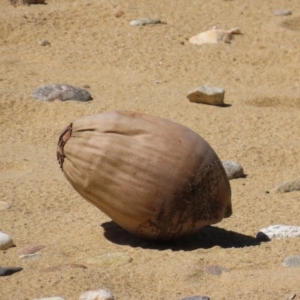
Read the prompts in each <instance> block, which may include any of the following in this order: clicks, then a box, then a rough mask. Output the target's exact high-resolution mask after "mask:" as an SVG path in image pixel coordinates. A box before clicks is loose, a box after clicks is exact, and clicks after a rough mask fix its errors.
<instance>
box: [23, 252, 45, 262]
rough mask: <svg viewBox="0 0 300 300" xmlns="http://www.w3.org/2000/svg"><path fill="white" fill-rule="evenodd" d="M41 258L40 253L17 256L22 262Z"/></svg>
mask: <svg viewBox="0 0 300 300" xmlns="http://www.w3.org/2000/svg"><path fill="white" fill-rule="evenodd" d="M40 257H42V254H41V253H33V254H24V255H21V256H19V258H20V259H22V260H31V259H36V258H40Z"/></svg>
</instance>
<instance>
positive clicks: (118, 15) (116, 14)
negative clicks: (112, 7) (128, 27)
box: [114, 10, 124, 18]
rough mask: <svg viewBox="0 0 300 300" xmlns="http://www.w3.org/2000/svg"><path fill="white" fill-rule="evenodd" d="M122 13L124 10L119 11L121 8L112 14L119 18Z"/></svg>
mask: <svg viewBox="0 0 300 300" xmlns="http://www.w3.org/2000/svg"><path fill="white" fill-rule="evenodd" d="M123 15H124V12H123V11H121V10H119V11H117V12H116V13H115V14H114V16H115V17H116V18H120V17H122V16H123Z"/></svg>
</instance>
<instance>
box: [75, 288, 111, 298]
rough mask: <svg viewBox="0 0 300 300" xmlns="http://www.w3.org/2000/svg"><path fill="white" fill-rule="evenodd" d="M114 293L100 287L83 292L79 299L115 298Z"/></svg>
mask: <svg viewBox="0 0 300 300" xmlns="http://www.w3.org/2000/svg"><path fill="white" fill-rule="evenodd" d="M114 299H115V298H114V295H113V294H112V292H111V291H109V290H106V289H100V290H97V291H88V292H86V293H84V294H82V295H81V296H80V298H79V300H114Z"/></svg>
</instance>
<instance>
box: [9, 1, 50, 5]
mask: <svg viewBox="0 0 300 300" xmlns="http://www.w3.org/2000/svg"><path fill="white" fill-rule="evenodd" d="M10 4H12V5H14V6H20V5H30V4H45V0H10Z"/></svg>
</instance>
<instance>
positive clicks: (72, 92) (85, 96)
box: [32, 84, 93, 102]
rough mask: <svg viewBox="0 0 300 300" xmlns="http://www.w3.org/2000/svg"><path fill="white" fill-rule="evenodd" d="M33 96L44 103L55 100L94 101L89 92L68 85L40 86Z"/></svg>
mask: <svg viewBox="0 0 300 300" xmlns="http://www.w3.org/2000/svg"><path fill="white" fill-rule="evenodd" d="M32 96H33V97H34V98H36V99H37V100H38V101H42V102H50V101H54V100H55V99H57V100H61V101H66V100H77V101H81V102H86V101H90V100H92V99H93V98H92V97H91V94H90V93H89V92H88V91H86V90H84V89H81V88H77V87H74V86H72V85H67V84H49V85H43V86H40V87H39V88H38V89H36V90H35V91H34V92H33V93H32Z"/></svg>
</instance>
